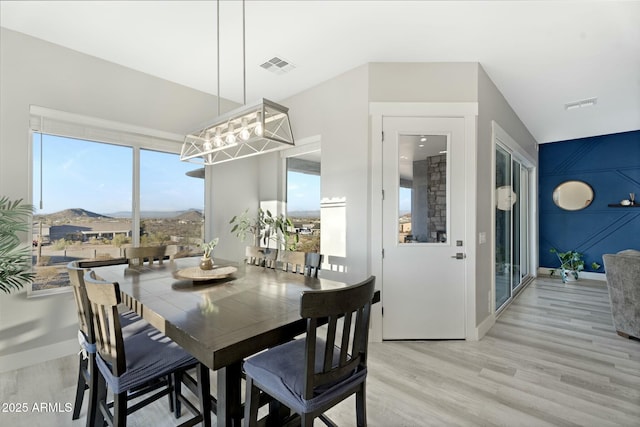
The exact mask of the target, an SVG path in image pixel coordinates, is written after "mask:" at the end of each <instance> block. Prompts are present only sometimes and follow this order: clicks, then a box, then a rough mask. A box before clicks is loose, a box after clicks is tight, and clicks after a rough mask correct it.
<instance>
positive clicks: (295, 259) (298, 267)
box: [278, 251, 307, 274]
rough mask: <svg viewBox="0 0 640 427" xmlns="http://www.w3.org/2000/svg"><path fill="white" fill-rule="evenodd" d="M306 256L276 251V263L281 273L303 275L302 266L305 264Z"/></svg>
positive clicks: (300, 253)
mask: <svg viewBox="0 0 640 427" xmlns="http://www.w3.org/2000/svg"><path fill="white" fill-rule="evenodd" d="M306 258H307V257H306V254H305V253H304V252H299V251H278V263H279V264H280V267H281V268H282V270H283V271H291V272H293V273H300V274H303V273H304V266H305V264H306V262H307V260H306Z"/></svg>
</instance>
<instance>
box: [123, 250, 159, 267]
mask: <svg viewBox="0 0 640 427" xmlns="http://www.w3.org/2000/svg"><path fill="white" fill-rule="evenodd" d="M166 249H167V247H166V246H140V247H137V248H125V250H124V257H125V258H127V260H128V262H129V267H142V266H143V265H145V262H147V263H148V265H153V263H154V261H155V260H157V261H158V264H159V265H162V262H163V260H164V255H165V251H166Z"/></svg>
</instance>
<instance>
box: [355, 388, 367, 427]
mask: <svg viewBox="0 0 640 427" xmlns="http://www.w3.org/2000/svg"><path fill="white" fill-rule="evenodd" d="M366 391H367V385H366V383H364V382H363V383H362V386H361V387H360V390H358V391H357V392H356V420H357V423H358V427H366V426H367V393H366Z"/></svg>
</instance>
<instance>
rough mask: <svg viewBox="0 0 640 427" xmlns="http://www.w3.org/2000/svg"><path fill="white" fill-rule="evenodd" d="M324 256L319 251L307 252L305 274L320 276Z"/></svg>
mask: <svg viewBox="0 0 640 427" xmlns="http://www.w3.org/2000/svg"><path fill="white" fill-rule="evenodd" d="M323 258H324V257H323V256H322V255H321V254H319V253H317V252H308V253H307V254H306V261H305V265H304V274H305V276H310V277H318V272H319V271H320V266H321V265H322V259H323Z"/></svg>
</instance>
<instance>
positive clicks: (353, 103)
mask: <svg viewBox="0 0 640 427" xmlns="http://www.w3.org/2000/svg"><path fill="white" fill-rule="evenodd" d="M367 90H368V66H366V65H364V66H361V67H358V68H355V69H353V70H350V71H348V72H346V73H344V74H342V75H340V76H337V77H336V78H334V79H331V80H329V81H327V82H324V83H322V84H320V85H318V86H316V87H313V88H311V89H309V90H306V91H304V92H302V93H300V94H297V95H295V96H292V97H291V98H288V99H285V100H282V104H283V105H285V106H287V107H289V113H290V118H291V126H292V129H293V134H294V136H295V138H296V139H303V138H310V137H315V136H320V141H321V164H322V170H321V197H322V198H323V199H324V198H336V197H344V198H346V223H347V230H346V258H347V259H348V269H347V270H348V271H347V275H346V280H349V281H357V280H362V279H364V278H365V276H366V275H367V274H369V272H370V267H369V219H370V210H371V209H370V207H371V201H370V195H369V193H370V177H369V173H370V172H369V170H370V143H369V118H368V101H367ZM261 161H267V159H264V160H261ZM272 190H273V189H272V188H262V189H261V197H265V198H268V197H271V196H272V195H273V191H272ZM281 200H282V198H281Z"/></svg>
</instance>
